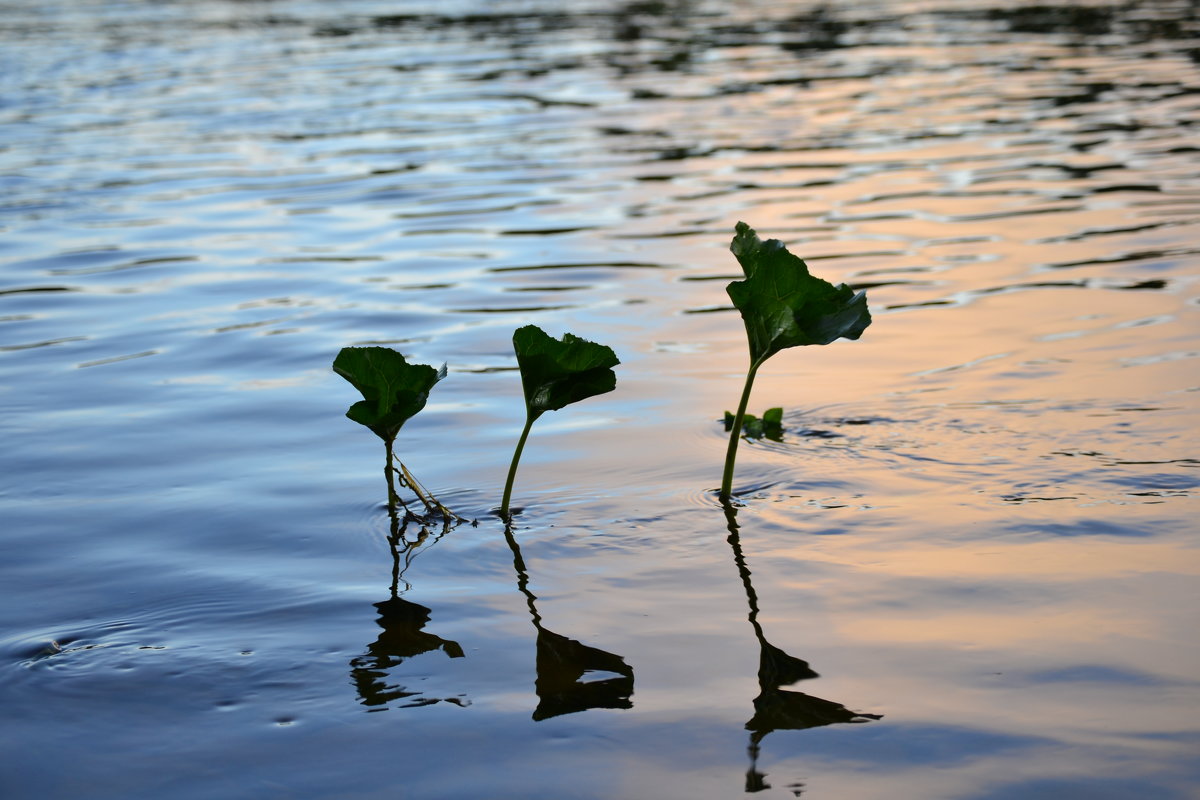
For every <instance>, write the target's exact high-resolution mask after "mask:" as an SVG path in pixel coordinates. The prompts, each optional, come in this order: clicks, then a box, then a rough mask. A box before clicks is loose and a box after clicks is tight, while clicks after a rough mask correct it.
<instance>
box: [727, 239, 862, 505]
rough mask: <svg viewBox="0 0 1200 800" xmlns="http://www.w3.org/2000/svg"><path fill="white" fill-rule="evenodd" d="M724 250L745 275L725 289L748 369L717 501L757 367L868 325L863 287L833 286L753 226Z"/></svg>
mask: <svg viewBox="0 0 1200 800" xmlns="http://www.w3.org/2000/svg"><path fill="white" fill-rule="evenodd" d="M729 249H730V250H731V251H732V252H733V255H734V257H735V258H737V260H738V263H739V264H741V266H742V272H743V273H744V274H745V276H746V279H745V280H741V281H734V282H733V283H731V284H729V286H728V287H726V291H727V292H728V293H729V297H730V299H731V300H733V304H734V306H736V307H737V309H738V311H740V312H741V314H742V321H743V322H744V323H745V325H746V338H747V340H748V341H749V345H750V368H749V370H748V371H747V372H746V383H745V386H744V387H743V388H742V397H741V400H740V401H739V403H738V409H737V413H736V414H734V415H733V419H732V420H731V421H730V422H729V423H728V427H729V429H730V431H731V433H730V435H729V448H728V450H727V451H726V453H725V473H724V475H723V476H722V479H721V494H720V497H721V500H723V501H728V500H729V498H730V496H731V495H732V493H733V467H734V461H735V460H736V459H737V446H738V440H739V439H740V438H741V434H742V426H743V420H744V418H745V416H746V405H747V404H748V403H749V401H750V390H751V388H752V387H753V386H754V376H755V375H757V374H758V370H759V368H760V367H761V366H762V365H763V364H764V363H765V362H766V361H767V359H769V358H770V357H771V356H773V355H775V354H776V353H778V352H779V351H780V350H786V349H787V348H789V347H799V346H802V345H812V344H829V343H830V342H833V341H835V340H837V339H843V338H844V339H857V338H858V337H860V336H862V333H863V331H864V330H866V329H867V326H868V325H870V324H871V312H870V311H868V310H867V295H866V293H865V292H858V293H857V294H856V293H855V292H854V290H853V289H851V288H850V287H849V286H847V285H846V284H844V283H843V284H840V285H838V286H834V285H833V284H831V283H829V282H828V281H825V280H822V279H820V278H817V277H815V276H813V275H810V274H809V272H808V265H807V264H805V263H804V261H803V260H802V259H800V258H799V257H797V256H794V255H792V254H791V253H789V252H788V250H787V248H786V247H785V246H784V244H783V242H781V241H779V240H778V239H768V240H767V241H765V242H764V241H761V240H759V238H758V234H756V233H755V232H754V229H753V228H751V227H750V226H749V225H747V224H746V223H744V222H739V223H738V224H737V227H736V229H735V234H734V237H733V242H732V243H731V244H730V246H729ZM764 416H765V415H764Z"/></svg>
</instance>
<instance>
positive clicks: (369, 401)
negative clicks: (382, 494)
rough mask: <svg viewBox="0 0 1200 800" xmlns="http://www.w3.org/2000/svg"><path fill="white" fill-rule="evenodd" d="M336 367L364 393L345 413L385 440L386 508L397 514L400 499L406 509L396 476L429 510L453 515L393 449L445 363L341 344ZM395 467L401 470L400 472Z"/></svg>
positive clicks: (421, 406)
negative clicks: (437, 365)
mask: <svg viewBox="0 0 1200 800" xmlns="http://www.w3.org/2000/svg"><path fill="white" fill-rule="evenodd" d="M333 371H334V372H336V373H337V374H338V375H341V376H342V377H343V378H345V379H346V380H347V381H349V382H350V383H351V385H353V386H354V388H355V389H358V391H359V392H361V393H362V396H363V399H362V400H360V401H358V402H357V403H355V404H354V405H352V406H350V409H349V410H348V411H347V412H346V416H347V417H349V418H350V419H352V420H354V421H355V422H357V423H359V424H360V425H365V426H366V427H368V428H370V429H371V430H372V431H374V432H375V434H376V435H377V436H379V438H380V439H383V444H384V448H385V450H386V451H387V460H386V461H385V462H384V468H383V474H384V477H385V478H386V480H387V487H388V511H389V512H391V513H393V514H394V513H395V511H396V504H397V503H399V504H400V505H403V506H404V508H405V510H406V511H407V510H408V506H407V505H406V504H405V503H404V501H403V500H401V499H400V496H399V495H398V494H397V493H396V483H397V476H398V478H399V481H398V482H399V484H400V486H402V487H407V488H408V489H411V490H412V492H413V494H415V495H416V496H417V499H418V500H420V501H421V503H422V504H423V505H424V506H425V508H426V510H427V511H438V512H440V513H441V514H443V515H444V516H446V517H447V518H449V517H454V516H455V515H454V514H453V513H452V512H451V511H450V510H449V509H447V508H446V507H445V506H443V505H442V504H441V503H439V502H438V501H437V498H435V497H434V496H433V495H432V494H430V493H429V492H428V491H426V490H425V489H424V488H423V487H422V486H421V484H420V483H418V482H417V479H416V478H414V477H413V475H412V473H411V472H409V471H408V467H406V466H404V463H403V462H402V461H400V459H398V458H396V454H395V451H394V449H393V446H394V443H395V441H396V434H398V433H399V432H400V428H401V426H403V425H404V423H405V422H408V420H410V419H412V417H414V416H415V415H416V414H417V412H419V411H420V410H421V409H423V408H424V407H425V402H426V401H427V400H428V399H429V392H430V390H431V389H433V387H434V385H435V384H436V383H437V382H438V381H440V380H441V379H442V378H444V377H446V367H445V365H442V368H441V369H440V370H436V369H434V368H433V367H430V366H427V365H425V364H409V363H408V362H407V361H405V360H404V356H402V355H400V354H399V353H397V352H396V351H395V350H392V349H391V348H388V347H343V348H342V349H341V351H340V352H339V353H338V354H337V357H336V358H335V359H334V360H333ZM393 464H394V465H395V466H393ZM396 466H399V468H400V469H399V471H398V472H397V470H396Z"/></svg>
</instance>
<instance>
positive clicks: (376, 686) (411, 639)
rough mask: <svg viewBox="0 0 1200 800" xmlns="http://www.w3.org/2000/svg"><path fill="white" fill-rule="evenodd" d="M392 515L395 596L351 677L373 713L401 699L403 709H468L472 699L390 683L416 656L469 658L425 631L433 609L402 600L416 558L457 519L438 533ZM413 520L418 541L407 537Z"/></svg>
mask: <svg viewBox="0 0 1200 800" xmlns="http://www.w3.org/2000/svg"><path fill="white" fill-rule="evenodd" d="M389 516H390V517H391V533H390V535H389V536H388V545H389V547H390V548H391V551H392V585H391V596H390V597H389V598H388V599H387V600H384V601H383V602H382V603H375V608H377V609H378V610H379V618H378V619H376V620H375V622H376V623H377V624H378V625H379V627H380V628H382V629H383V631H382V632H381V633H380V634H379V637H378V638H377V639H376V640H375V641H374V642H372V643H371V644H370V645H369V646H368V647H367V652H366V653H364V654H363V655H361V656H358V657H356V658H354V659H352V660H351V661H350V677H351V679H352V680H353V681H354V686H355V687H356V688H357V690H358V697H359V699H360V700H361V702H362V704H363V705H365V706H373V707H375V708H374V709H373V710H382V709H383V708H386V707H387V705H388V704H389V703H392V702H394V701H400V702H399V706H400V707H402V708H410V707H415V706H427V705H432V704H434V703H440V702H445V703H453V704H455V705H458V706H465V705H468V701H467V700H466V699H465V698H463V697H462V696H461V695H460V696H457V697H423V696H421V694H420V693H419V692H416V691H411V690H409V689H407V688H405V687H403V686H398V685H394V684H388V683H387V677H388V670H390V669H392V668H393V667H396V666H399V665H400V664H402V663H403V662H404V661H405V660H406V659H409V658H413V657H414V656H419V655H421V654H423V653H431V652H433V651H435V650H441V651H442V652H444V653H445V654H446V655H447V656H449V657H450V658H463V656H464V655H465V653H463V649H462V646H461V645H460V644H459V643H458V642H452V641H450V640H449V639H443V638H442V637H440V636H436V635H434V634H432V633H428V632H426V631H424V630H422V629H423V628H424V627H425V625H426V623H428V622H429V614H430V610H429V609H428V608H426V607H425V606H423V605H420V604H418V603H413V602H410V601H408V600H404V599H402V598H401V597H400V594H402V591H401V590H400V584H401V583H402V582H403V584H404V589H403V591H408V590H409V589H411V588H412V586H411V585H410V584H409V583H408V581H405V580H404V573H405V572H406V571H407V570H408V568H409V566H410V565H411V564H412V561H413V559H414V558H416V556H417V554H418V553H420V552H422V551H424V550H426V549H428V548H429V547H432V546H433V545H434V544H436V543H437V542H438V540H440V539H441V538H442V537H443V536H445V535H446V534H447V533H449V532H450V529H451V527H452V521H451V520H450V519H449V518H442V520H441V529H440V530H438V531H437V532H436V533H434V531H433V530H431V526H430V522H429V521H428V520H427V519H424V518H421V517H417V516H414V515H412V514H407V513H406V514H405V515H404V517H403V518H401V517H399V516H398V515H397V514H396V513H395V510H394V509H392V510H390V513H389ZM412 522H416V523H417V524H419V526H420V528H419V530H418V531H417V534H416V537H415V538H413V539H409V538H407V537H406V533H407V529H408V526H409V524H410V523H412Z"/></svg>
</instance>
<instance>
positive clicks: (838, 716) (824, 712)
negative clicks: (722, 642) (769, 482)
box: [724, 503, 883, 792]
mask: <svg viewBox="0 0 1200 800" xmlns="http://www.w3.org/2000/svg"><path fill="white" fill-rule="evenodd" d="M724 506H725V520H726V523H727V524H728V527H729V538H728V540H727V541H728V542H729V546H730V547H732V548H733V562H734V564H736V565H737V570H738V576H739V577H740V578H741V579H742V586H744V587H745V589H746V602H748V603H749V604H750V616H749V619H750V626H751V627H752V628H754V637H755V638H756V639H758V645H759V656H758V696H757V697H755V698H754V716H753V717H751V719H750V721H749V722H747V723H746V730H748V731H750V747H749V752H750V769H749V770H747V772H746V791H747V792H760V791H763V790H764V789H769V788H771V787H770V786H769V785H768V784H767V782H766V777H767V776H766V775H765V774H764V773H762V772H759V771H758V756H759V752H760V749H761V746H762V741H763V739H765V738H766V737H767V734H769V733H771V732H772V731H777V730H793V731H794V730H803V729H805V728H818V727H820V726H822V725H834V724H836V723H840V722H867V721H869V720H873V719H883V715H882V714H864V713H860V712H856V711H851V710H850V709H848V708H846V707H845V706H844V705H842V704H841V703H835V702H833V701H832V700H823V699H821V698H820V697H814V696H812V695H809V694H803V693H802V692H795V691H789V690H786V689H784V688H783V687H784V686H791V685H792V684H794V683H797V682H799V681H804V680H810V679H812V678H818V677H820V676H819V675H818V674H817V673H816V672H814V671H813V669H812V668H811V667H810V666H809V665H808V662H807V661H805V660H803V659H800V658H796V657H795V656H791V655H788V654H787V653H785V652H784V651H783V650H781V649H779V648H778V647H776V646H775V645H773V644H771V643H770V642H768V641H767V638H766V636H765V635H764V634H763V629H762V625H761V624H759V621H758V613H759V611H758V595H757V594H756V593H755V591H754V585H753V583H751V580H750V567H749V566H748V565H747V564H746V556H745V554H744V553H743V552H742V543H741V535H740V534H739V532H738V523H737V509H736V508H734V506H733V505H731V504H729V503H725V504H724Z"/></svg>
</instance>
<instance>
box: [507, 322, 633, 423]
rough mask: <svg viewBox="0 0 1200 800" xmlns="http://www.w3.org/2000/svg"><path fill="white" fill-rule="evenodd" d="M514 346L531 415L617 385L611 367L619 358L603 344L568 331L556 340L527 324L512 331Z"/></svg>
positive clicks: (539, 414) (569, 403)
mask: <svg viewBox="0 0 1200 800" xmlns="http://www.w3.org/2000/svg"><path fill="white" fill-rule="evenodd" d="M513 348H514V349H515V350H516V351H517V365H518V366H519V367H520V368H521V386H522V387H523V388H524V390H525V409H526V411H527V412H528V415H529V418H530V419H537V418H538V417H540V416H541V415H542V414H543V413H544V412H546V411H556V410H558V409H560V408H563V407H564V406H569V405H571V404H572V403H577V402H579V401H580V400H586V399H587V398H589V397H593V396H595V395H598V394H604V393H605V392H611V391H612V390H613V389H614V388H616V385H617V376H616V373H614V372H613V371H612V368H613V367H615V366H616V365H617V364H620V363H621V362H620V361H619V360H617V356H616V354H615V353H614V352H613V351H612V348H609V347H605V346H604V345H602V344H596V343H595V342H589V341H587V340H586V339H580V338H579V337H578V336H575V335H573V334H570V333H567V334H564V335H563V338H562V339H561V340H559V339H555V338H554V337H552V336H550V335H549V334H547V333H546V332H545V331H543V330H542V329H541V328H539V327H537V326H536V325H526V326H525V327H523V328H518V329H517V330H516V331H515V332H514V333H513Z"/></svg>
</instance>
